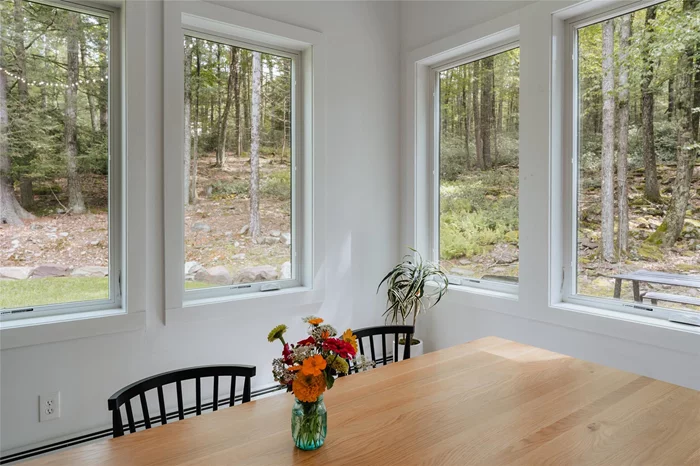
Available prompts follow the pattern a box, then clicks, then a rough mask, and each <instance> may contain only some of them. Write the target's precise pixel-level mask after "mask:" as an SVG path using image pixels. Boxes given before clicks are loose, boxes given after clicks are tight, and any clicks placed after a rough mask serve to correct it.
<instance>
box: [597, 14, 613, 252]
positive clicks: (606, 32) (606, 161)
mask: <svg viewBox="0 0 700 466" xmlns="http://www.w3.org/2000/svg"><path fill="white" fill-rule="evenodd" d="M614 29H615V28H614V23H613V20H612V19H610V20H607V21H605V23H603V88H602V91H603V147H602V153H601V161H600V172H601V236H602V243H603V259H604V260H605V261H607V262H613V261H614V258H615V253H614V235H615V226H614V215H615V199H614V197H613V162H614V144H615V134H614V131H615V96H614V90H615V75H614V69H613V68H614V58H613V53H614Z"/></svg>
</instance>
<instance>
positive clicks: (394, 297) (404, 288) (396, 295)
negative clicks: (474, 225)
mask: <svg viewBox="0 0 700 466" xmlns="http://www.w3.org/2000/svg"><path fill="white" fill-rule="evenodd" d="M410 249H411V251H413V253H414V254H408V255H406V256H404V259H403V261H402V262H401V263H400V264H398V265H397V266H396V267H394V268H393V269H391V271H390V272H389V273H388V274H387V275H386V276H385V277H384V278H383V279H382V281H381V282H379V286H378V287H377V293H379V289H380V288H381V286H382V285H383V284H384V283H386V284H387V305H388V306H389V307H388V308H387V310H386V311H384V316H385V318H386V319H387V321H390V322H392V323H394V324H398V323H401V324H406V319H408V318H409V317H411V316H413V325H414V326H415V325H416V319H417V317H418V314H420V313H421V312H425V311H427V310H428V309H430V308H431V307H433V306H435V305H436V304H437V303H439V302H440V300H441V299H442V297H443V296H444V295H445V293H447V288H448V286H449V282H448V280H447V276H446V275H445V273H444V272H443V271H442V270H441V269H440V266H439V265H438V264H433V263H432V262H427V261H423V257H422V256H421V255H420V254H419V253H418V251H416V250H415V249H412V248H410Z"/></svg>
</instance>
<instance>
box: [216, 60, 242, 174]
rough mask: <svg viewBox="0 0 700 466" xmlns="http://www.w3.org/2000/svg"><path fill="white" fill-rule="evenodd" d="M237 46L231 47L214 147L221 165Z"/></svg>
mask: <svg viewBox="0 0 700 466" xmlns="http://www.w3.org/2000/svg"><path fill="white" fill-rule="evenodd" d="M238 53H239V52H238V48H237V47H231V63H230V64H229V70H228V80H227V84H226V102H225V103H224V111H223V112H222V113H221V122H220V123H219V141H218V144H217V147H216V165H217V166H218V167H223V166H224V165H225V164H226V130H227V127H228V114H229V112H230V111H231V100H232V98H233V80H234V76H235V73H236V65H237V63H238Z"/></svg>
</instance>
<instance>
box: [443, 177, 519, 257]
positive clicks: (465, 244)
mask: <svg viewBox="0 0 700 466" xmlns="http://www.w3.org/2000/svg"><path fill="white" fill-rule="evenodd" d="M517 231H518V171H517V170H515V169H510V168H499V169H494V170H490V171H485V172H473V173H471V174H470V175H468V176H465V177H463V178H461V179H460V180H459V181H456V182H442V183H441V184H440V258H441V259H445V260H450V259H456V258H460V257H467V258H469V257H472V256H475V255H479V254H483V253H485V252H488V251H489V250H490V249H491V248H492V247H493V246H494V245H495V244H498V243H515V244H517V240H518V233H517Z"/></svg>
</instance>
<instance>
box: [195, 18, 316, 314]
mask: <svg viewBox="0 0 700 466" xmlns="http://www.w3.org/2000/svg"><path fill="white" fill-rule="evenodd" d="M183 33H184V35H185V36H187V37H193V38H197V39H204V40H207V41H210V42H217V43H220V44H225V45H230V46H233V47H238V48H241V49H246V50H250V51H256V52H261V53H269V54H272V55H276V56H278V57H284V58H289V59H290V60H291V61H292V66H291V80H292V87H291V91H292V92H291V94H292V99H291V118H290V121H291V130H290V134H291V135H292V141H291V144H290V149H291V163H290V170H291V173H290V181H291V199H290V203H291V209H290V215H291V219H290V226H291V228H290V234H291V248H290V261H291V265H292V267H291V270H292V278H290V279H282V278H280V279H277V280H270V281H264V282H255V283H237V284H232V285H224V286H216V285H214V286H211V287H208V288H196V289H191V290H187V289H186V288H185V283H186V282H185V281H184V275H183V282H182V286H183V292H184V294H185V298H184V299H185V301H188V300H198V299H206V298H212V297H221V296H231V295H232V296H235V295H238V294H247V293H258V292H267V291H276V290H282V289H287V288H295V287H299V286H301V280H300V279H299V275H300V260H299V259H300V258H301V257H302V255H303V244H302V245H301V247H300V245H299V244H298V243H297V239H298V238H301V236H302V231H301V230H302V228H301V225H300V224H299V222H298V221H297V215H298V213H299V211H300V210H301V209H302V206H300V205H299V204H300V200H301V199H302V195H303V192H302V190H301V178H300V177H299V176H298V173H301V172H302V171H303V163H304V161H303V160H302V158H301V157H300V156H299V154H300V152H301V150H300V149H301V148H300V140H301V133H300V131H299V130H300V125H299V124H298V121H297V118H298V117H299V109H298V104H299V102H300V101H301V98H302V95H301V88H302V83H301V82H298V81H300V80H301V79H302V77H301V76H299V77H298V76H297V75H298V74H299V70H300V69H301V67H302V65H301V61H302V57H301V54H300V53H298V52H296V51H290V50H284V49H280V48H271V47H267V46H264V45H259V44H257V43H251V42H244V40H243V39H240V38H237V37H229V36H226V35H222V34H220V33H219V34H218V35H214V34H212V33H211V32H210V30H207V29H205V28H204V27H194V26H191V25H184V26H183ZM261 181H264V179H263V180H261ZM183 208H184V207H183ZM183 216H184V214H183ZM183 247H184V243H183ZM183 274H184V270H183Z"/></svg>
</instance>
